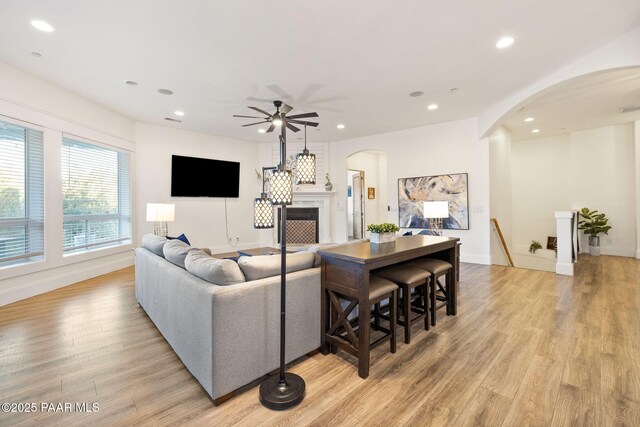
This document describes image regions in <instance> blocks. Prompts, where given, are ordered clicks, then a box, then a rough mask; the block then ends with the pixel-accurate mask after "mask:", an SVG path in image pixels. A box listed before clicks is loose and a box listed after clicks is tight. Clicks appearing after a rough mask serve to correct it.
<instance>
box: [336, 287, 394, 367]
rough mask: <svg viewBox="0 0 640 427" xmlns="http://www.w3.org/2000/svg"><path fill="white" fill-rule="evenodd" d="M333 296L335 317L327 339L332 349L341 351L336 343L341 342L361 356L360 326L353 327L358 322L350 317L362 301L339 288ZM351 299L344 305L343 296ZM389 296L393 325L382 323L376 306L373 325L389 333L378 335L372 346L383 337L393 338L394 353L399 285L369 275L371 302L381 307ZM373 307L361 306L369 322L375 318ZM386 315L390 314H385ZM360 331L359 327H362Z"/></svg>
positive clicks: (349, 351) (390, 315) (360, 311)
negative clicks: (386, 325)
mask: <svg viewBox="0 0 640 427" xmlns="http://www.w3.org/2000/svg"><path fill="white" fill-rule="evenodd" d="M327 293H328V294H329V299H330V301H331V308H332V310H331V311H332V313H331V316H330V317H331V320H330V321H329V322H328V325H329V329H328V330H327V332H326V334H325V337H326V340H327V341H328V342H329V343H331V344H332V346H331V347H332V353H335V352H336V351H337V347H336V344H339V345H340V347H341V348H343V349H344V350H345V351H347V352H348V353H350V354H352V355H354V356H355V357H359V356H358V353H359V352H358V337H357V335H356V332H357V331H356V330H354V329H353V326H354V323H355V322H353V323H352V321H350V320H349V318H348V317H349V315H350V314H351V313H352V312H353V310H354V309H355V308H356V307H357V305H358V299H357V297H356V298H351V297H348V296H346V295H342V294H340V293H338V292H334V291H329V290H327ZM341 299H343V300H346V301H349V305H348V306H347V307H346V308H344V309H343V307H342V305H341V304H340V300H341ZM386 299H388V300H389V317H388V320H389V329H387V328H384V327H382V326H380V322H379V320H378V318H377V316H378V315H379V313H378V310H374V316H376V317H374V324H373V325H372V327H373V329H375V330H377V331H381V332H384V333H385V335H383V336H382V337H380V338H378V339H376V340H375V341H374V342H372V343H371V344H370V348H373V347H375V346H377V345H378V344H380V343H382V342H383V341H385V340H387V339H389V340H390V341H391V343H390V346H389V347H390V350H391V353H395V352H396V319H397V312H396V306H397V304H398V286H397V285H396V284H395V283H393V282H391V281H389V280H386V279H383V278H382V277H376V276H371V277H370V278H369V304H371V305H375V306H376V307H379V304H380V302H381V301H384V300H386ZM370 309H371V307H368V308H366V307H365V308H363V307H360V308H359V314H358V315H359V316H369V322H371V318H370V316H371V311H370ZM385 318H386V317H385ZM358 333H359V331H358Z"/></svg>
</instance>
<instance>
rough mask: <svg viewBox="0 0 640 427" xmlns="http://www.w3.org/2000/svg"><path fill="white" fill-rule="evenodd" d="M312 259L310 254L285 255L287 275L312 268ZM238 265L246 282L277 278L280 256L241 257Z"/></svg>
mask: <svg viewBox="0 0 640 427" xmlns="http://www.w3.org/2000/svg"><path fill="white" fill-rule="evenodd" d="M314 257H315V254H313V253H311V252H296V253H294V254H287V273H292V272H294V271H299V270H305V269H307V268H311V267H313V261H314ZM238 265H239V266H240V269H241V270H242V272H243V273H244V276H245V278H246V279H247V281H250V280H258V279H263V278H265V277H271V276H277V275H278V274H280V255H260V256H242V257H240V258H239V259H238Z"/></svg>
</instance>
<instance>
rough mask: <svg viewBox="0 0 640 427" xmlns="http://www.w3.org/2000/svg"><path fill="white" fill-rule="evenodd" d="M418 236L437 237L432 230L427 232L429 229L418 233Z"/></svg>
mask: <svg viewBox="0 0 640 427" xmlns="http://www.w3.org/2000/svg"><path fill="white" fill-rule="evenodd" d="M418 234H424V235H426V236H437V235H438V233H436V232H435V231H433V230H429V229H427V230H422V231H421V232H419V233H418Z"/></svg>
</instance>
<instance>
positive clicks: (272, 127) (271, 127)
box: [267, 123, 276, 132]
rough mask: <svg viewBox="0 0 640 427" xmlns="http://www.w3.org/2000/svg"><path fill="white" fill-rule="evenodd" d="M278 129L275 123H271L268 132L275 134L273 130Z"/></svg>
mask: <svg viewBox="0 0 640 427" xmlns="http://www.w3.org/2000/svg"><path fill="white" fill-rule="evenodd" d="M275 128H276V125H274V124H273V123H271V126H269V129H267V132H273V130H274V129H275Z"/></svg>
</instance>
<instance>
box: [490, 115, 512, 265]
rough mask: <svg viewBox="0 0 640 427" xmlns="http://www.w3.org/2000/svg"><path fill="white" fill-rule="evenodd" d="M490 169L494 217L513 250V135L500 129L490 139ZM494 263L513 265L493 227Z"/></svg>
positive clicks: (492, 255)
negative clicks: (510, 263)
mask: <svg viewBox="0 0 640 427" xmlns="http://www.w3.org/2000/svg"><path fill="white" fill-rule="evenodd" d="M489 167H490V172H491V173H490V179H491V198H490V199H491V201H490V205H491V208H490V214H491V217H492V218H496V219H497V220H498V223H499V224H500V229H501V230H502V234H503V236H504V240H505V242H506V244H507V247H508V248H509V250H513V245H512V238H511V236H512V230H511V222H512V221H511V212H512V208H511V204H512V197H511V196H512V189H511V134H510V132H509V131H508V130H506V129H505V128H503V127H502V126H500V127H499V128H498V129H497V130H496V131H495V132H494V133H493V135H491V137H490V138H489ZM491 263H492V264H498V265H509V260H508V258H507V255H506V253H505V251H504V249H503V247H502V243H501V242H500V238H499V237H498V233H497V232H496V231H495V229H494V226H493V225H492V226H491Z"/></svg>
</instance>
